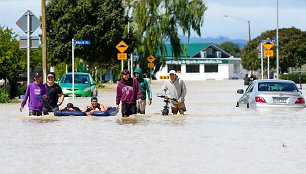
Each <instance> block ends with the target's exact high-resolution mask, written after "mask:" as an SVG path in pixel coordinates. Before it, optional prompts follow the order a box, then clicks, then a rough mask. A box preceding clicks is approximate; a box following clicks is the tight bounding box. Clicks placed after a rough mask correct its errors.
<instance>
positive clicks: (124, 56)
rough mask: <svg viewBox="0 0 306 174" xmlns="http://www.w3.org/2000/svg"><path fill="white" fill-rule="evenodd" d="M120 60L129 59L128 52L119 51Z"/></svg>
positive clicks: (118, 57)
mask: <svg viewBox="0 0 306 174" xmlns="http://www.w3.org/2000/svg"><path fill="white" fill-rule="evenodd" d="M117 59H118V60H126V59H127V53H118V54H117Z"/></svg>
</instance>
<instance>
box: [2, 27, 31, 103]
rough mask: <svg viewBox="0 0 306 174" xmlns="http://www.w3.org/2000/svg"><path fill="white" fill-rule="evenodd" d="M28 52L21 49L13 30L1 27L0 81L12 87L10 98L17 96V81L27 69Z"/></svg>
mask: <svg viewBox="0 0 306 174" xmlns="http://www.w3.org/2000/svg"><path fill="white" fill-rule="evenodd" d="M25 53H26V52H24V51H21V50H20V49H19V41H18V40H17V35H16V34H15V33H14V32H13V31H12V29H9V28H4V27H1V26H0V64H1V66H0V79H6V80H8V82H9V86H10V98H14V97H15V96H16V94H17V90H18V89H17V79H18V78H19V74H21V73H23V72H24V71H25V68H26V54H25Z"/></svg>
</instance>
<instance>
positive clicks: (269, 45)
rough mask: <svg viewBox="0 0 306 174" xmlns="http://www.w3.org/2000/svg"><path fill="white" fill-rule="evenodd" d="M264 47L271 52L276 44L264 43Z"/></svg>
mask: <svg viewBox="0 0 306 174" xmlns="http://www.w3.org/2000/svg"><path fill="white" fill-rule="evenodd" d="M262 45H263V46H264V47H265V48H266V49H267V50H270V49H271V48H272V47H273V46H274V45H275V44H274V42H263V43H262Z"/></svg>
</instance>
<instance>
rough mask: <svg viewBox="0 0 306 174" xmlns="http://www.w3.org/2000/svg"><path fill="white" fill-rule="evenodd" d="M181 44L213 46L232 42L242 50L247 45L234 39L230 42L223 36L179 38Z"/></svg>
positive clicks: (240, 40) (245, 41)
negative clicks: (207, 44) (210, 44)
mask: <svg viewBox="0 0 306 174" xmlns="http://www.w3.org/2000/svg"><path fill="white" fill-rule="evenodd" d="M180 39H181V42H182V43H203V42H204V43H214V44H221V43H223V42H233V43H234V44H237V45H239V47H240V48H243V47H244V46H245V45H246V44H247V42H248V41H247V40H242V39H234V40H231V39H229V38H227V37H224V36H219V37H217V38H212V37H206V38H200V37H192V38H190V39H189V41H188V38H187V37H185V36H181V37H180Z"/></svg>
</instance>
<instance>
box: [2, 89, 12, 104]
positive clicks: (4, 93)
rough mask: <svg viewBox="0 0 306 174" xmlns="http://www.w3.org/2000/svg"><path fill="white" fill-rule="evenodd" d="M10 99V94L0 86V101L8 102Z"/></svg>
mask: <svg viewBox="0 0 306 174" xmlns="http://www.w3.org/2000/svg"><path fill="white" fill-rule="evenodd" d="M9 101H10V97H9V94H8V93H6V91H5V90H4V89H3V88H0V103H8V102H9Z"/></svg>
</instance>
